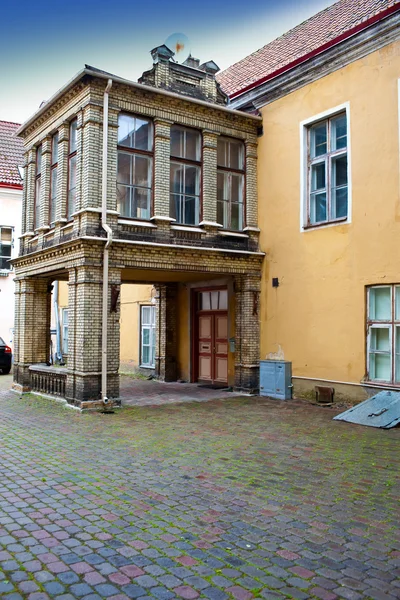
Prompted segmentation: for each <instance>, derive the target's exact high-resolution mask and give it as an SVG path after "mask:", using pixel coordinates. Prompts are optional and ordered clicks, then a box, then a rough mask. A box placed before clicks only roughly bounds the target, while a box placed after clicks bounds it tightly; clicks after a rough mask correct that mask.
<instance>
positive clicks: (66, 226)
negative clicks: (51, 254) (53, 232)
mask: <svg viewBox="0 0 400 600" xmlns="http://www.w3.org/2000/svg"><path fill="white" fill-rule="evenodd" d="M73 226H74V224H73V223H72V222H71V221H70V222H69V223H67V224H66V225H64V227H61V228H60V231H63V230H64V229H70V228H71V227H73Z"/></svg>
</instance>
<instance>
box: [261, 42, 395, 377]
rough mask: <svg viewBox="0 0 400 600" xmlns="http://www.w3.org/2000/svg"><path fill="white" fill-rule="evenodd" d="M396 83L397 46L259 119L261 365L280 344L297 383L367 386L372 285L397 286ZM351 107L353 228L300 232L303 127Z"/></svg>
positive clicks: (289, 98) (272, 106)
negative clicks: (262, 259)
mask: <svg viewBox="0 0 400 600" xmlns="http://www.w3.org/2000/svg"><path fill="white" fill-rule="evenodd" d="M399 77H400V43H399V42H398V43H394V44H392V45H389V46H387V47H386V48H384V49H382V50H380V51H376V52H374V53H373V54H371V55H369V56H367V57H365V58H363V59H361V60H358V61H356V62H354V63H352V64H351V65H349V66H347V67H345V68H342V69H341V70H339V71H337V72H335V73H332V74H331V75H328V76H326V77H323V78H322V79H320V80H318V81H316V82H314V83H312V84H309V85H307V86H305V87H303V88H302V89H300V90H298V91H296V92H293V93H291V94H289V95H288V96H286V97H285V98H282V99H280V100H277V101H275V102H273V103H272V104H270V105H267V106H265V107H264V108H263V109H262V111H261V112H262V116H263V121H264V122H263V128H264V134H263V136H262V137H260V139H259V167H258V168H259V170H258V173H259V179H258V183H259V187H258V190H259V191H258V202H259V226H260V228H261V238H260V241H261V248H262V250H263V251H265V252H266V253H267V257H266V259H265V262H264V274H263V275H264V276H263V283H262V293H261V358H265V355H266V354H267V353H269V352H276V351H277V349H278V345H280V346H281V347H282V349H283V351H284V355H285V359H287V360H290V361H292V362H293V374H294V375H297V376H303V377H310V378H321V379H330V380H340V381H346V382H360V381H361V380H362V379H363V377H364V375H365V286H366V285H368V284H380V283H395V282H397V283H398V282H400V202H399V124H398V92H397V86H398V78H399ZM345 102H349V103H350V136H351V171H352V177H351V179H352V222H351V223H348V224H343V225H335V226H331V227H325V228H315V229H313V230H309V231H305V232H301V231H300V122H301V121H303V120H305V119H308V118H311V117H313V116H314V115H317V114H318V113H321V112H324V111H327V110H329V109H331V108H334V107H336V106H338V105H341V104H343V103H345ZM272 277H278V278H279V282H280V285H279V287H278V288H272V283H271V280H272Z"/></svg>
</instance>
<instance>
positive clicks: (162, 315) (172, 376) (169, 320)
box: [154, 283, 177, 381]
mask: <svg viewBox="0 0 400 600" xmlns="http://www.w3.org/2000/svg"><path fill="white" fill-rule="evenodd" d="M154 287H155V288H156V290H157V296H156V300H157V316H156V374H157V375H158V377H159V378H160V379H161V380H162V381H176V377H177V360H176V355H177V309H176V303H177V298H176V294H177V285H176V284H175V283H168V284H165V285H164V284H162V285H155V286H154Z"/></svg>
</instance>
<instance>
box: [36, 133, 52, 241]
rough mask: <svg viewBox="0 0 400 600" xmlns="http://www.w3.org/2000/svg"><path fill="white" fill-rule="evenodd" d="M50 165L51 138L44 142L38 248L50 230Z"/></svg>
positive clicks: (37, 225)
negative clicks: (44, 235)
mask: <svg viewBox="0 0 400 600" xmlns="http://www.w3.org/2000/svg"><path fill="white" fill-rule="evenodd" d="M50 163H51V136H47V137H45V138H44V140H43V141H42V171H41V176H40V179H41V187H40V211H39V212H40V214H39V223H37V224H36V229H37V230H38V234H39V240H38V248H42V247H43V234H44V233H45V232H46V231H48V230H49V229H50V226H49V201H50V200H49V199H50Z"/></svg>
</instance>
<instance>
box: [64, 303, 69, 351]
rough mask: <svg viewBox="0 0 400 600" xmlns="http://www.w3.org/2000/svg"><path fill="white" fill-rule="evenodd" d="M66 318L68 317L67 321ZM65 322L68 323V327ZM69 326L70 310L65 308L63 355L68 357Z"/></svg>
mask: <svg viewBox="0 0 400 600" xmlns="http://www.w3.org/2000/svg"><path fill="white" fill-rule="evenodd" d="M65 316H67V319H65ZM65 321H67V324H66V325H65ZM68 326H69V320H68V308H63V309H62V353H63V355H68ZM65 333H66V334H67V335H65Z"/></svg>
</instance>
